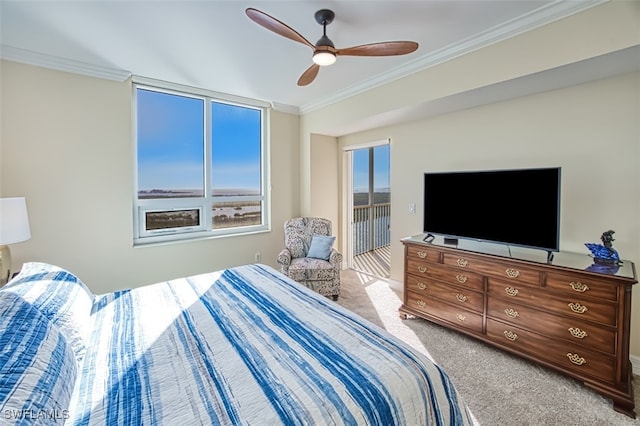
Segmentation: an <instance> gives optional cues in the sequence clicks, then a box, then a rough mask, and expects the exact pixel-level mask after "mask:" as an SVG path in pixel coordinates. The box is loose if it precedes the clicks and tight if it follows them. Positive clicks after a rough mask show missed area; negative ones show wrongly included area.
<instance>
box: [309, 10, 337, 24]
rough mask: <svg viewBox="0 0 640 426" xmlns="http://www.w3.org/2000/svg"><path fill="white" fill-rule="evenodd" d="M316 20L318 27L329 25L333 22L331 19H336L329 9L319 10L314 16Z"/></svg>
mask: <svg viewBox="0 0 640 426" xmlns="http://www.w3.org/2000/svg"><path fill="white" fill-rule="evenodd" d="M314 16H315V18H316V22H317V23H318V24H320V25H329V24H330V23H332V22H333V18H335V17H336V14H335V13H333V10H329V9H320V10H319V11H317V12H316V14H315V15H314Z"/></svg>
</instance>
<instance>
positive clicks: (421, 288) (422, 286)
mask: <svg viewBox="0 0 640 426" xmlns="http://www.w3.org/2000/svg"><path fill="white" fill-rule="evenodd" d="M418 288H419V289H420V290H426V289H427V285H426V284H425V283H423V282H422V281H418Z"/></svg>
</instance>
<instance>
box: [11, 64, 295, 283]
mask: <svg viewBox="0 0 640 426" xmlns="http://www.w3.org/2000/svg"><path fill="white" fill-rule="evenodd" d="M1 67H2V68H1V69H0V71H1V86H0V90H1V92H0V93H1V102H2V104H1V108H2V109H1V120H2V121H1V124H2V130H1V133H0V136H1V139H0V143H1V145H0V155H1V157H0V169H1V170H0V194H1V196H3V197H9V196H25V197H26V198H27V205H28V210H29V219H30V222H31V233H32V238H31V239H30V240H29V241H27V242H24V243H19V244H15V245H12V246H11V250H12V253H13V261H14V264H15V265H20V264H22V263H23V262H26V261H43V262H48V263H53V264H56V265H59V266H62V267H64V268H67V269H69V270H71V271H73V272H74V273H76V274H77V275H79V276H80V278H81V279H83V280H84V281H85V282H86V283H87V285H89V287H90V288H91V289H92V290H93V291H94V292H97V293H101V292H108V291H112V290H115V289H120V288H124V287H130V286H139V285H143V284H150V283H153V282H157V281H162V280H166V279H170V278H175V277H180V276H185V275H193V274H196V273H202V272H206V271H211V270H216V269H220V268H224V267H228V266H232V265H238V264H243V263H251V262H253V260H254V254H255V253H256V252H261V254H262V261H263V263H266V264H270V265H272V266H276V265H275V257H276V255H277V253H278V251H279V250H280V249H281V248H282V242H283V238H284V237H283V230H282V223H283V222H284V220H285V219H287V218H289V217H291V216H295V215H298V214H299V206H300V198H299V193H300V185H299V180H298V176H299V173H300V172H299V166H298V164H299V152H298V135H299V129H298V117H297V116H294V115H289V114H283V113H279V112H273V111H272V113H271V123H270V139H271V155H270V159H271V170H272V173H271V188H272V191H271V196H272V198H271V202H272V231H271V232H266V233H260V234H254V235H246V236H241V237H224V238H216V239H207V240H200V241H193V242H183V243H174V244H166V245H156V246H149V247H137V248H134V247H133V245H132V229H133V225H132V200H133V166H134V165H133V160H132V158H133V157H132V153H133V145H132V138H131V135H132V128H131V84H130V82H124V83H120V82H113V81H108V80H102V79H96V78H90V77H84V76H79V75H75V74H69V73H64V72H58V71H52V70H47V69H44V68H39V67H34V66H29V65H23V64H18V63H14V62H9V61H2V63H1Z"/></svg>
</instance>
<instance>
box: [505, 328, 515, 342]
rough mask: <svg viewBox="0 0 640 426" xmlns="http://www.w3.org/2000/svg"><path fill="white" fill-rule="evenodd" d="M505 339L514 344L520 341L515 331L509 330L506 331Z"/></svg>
mask: <svg viewBox="0 0 640 426" xmlns="http://www.w3.org/2000/svg"><path fill="white" fill-rule="evenodd" d="M504 337H506V338H507V339H508V340H511V341H512V342H515V341H516V340H518V335H517V334H516V333H514V332H513V331H509V330H505V331H504Z"/></svg>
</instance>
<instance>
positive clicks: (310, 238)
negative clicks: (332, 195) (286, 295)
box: [277, 217, 342, 300]
mask: <svg viewBox="0 0 640 426" xmlns="http://www.w3.org/2000/svg"><path fill="white" fill-rule="evenodd" d="M334 240H335V237H333V236H331V221H330V220H328V219H322V218H319V217H297V218H293V219H289V220H288V221H286V222H285V224H284V245H285V248H284V249H282V251H281V252H280V254H279V255H278V258H277V262H278V263H279V264H280V271H281V272H282V273H284V274H285V275H287V276H288V277H290V278H291V279H293V280H294V281H297V282H299V283H301V284H303V285H305V286H307V287H309V288H310V289H312V290H315V291H317V292H318V293H320V294H322V295H323V296H327V297H331V298H333V300H338V296H339V295H340V269H341V265H342V254H341V253H339V252H338V251H337V250H336V249H334V248H333V247H332V245H333V242H334Z"/></svg>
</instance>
